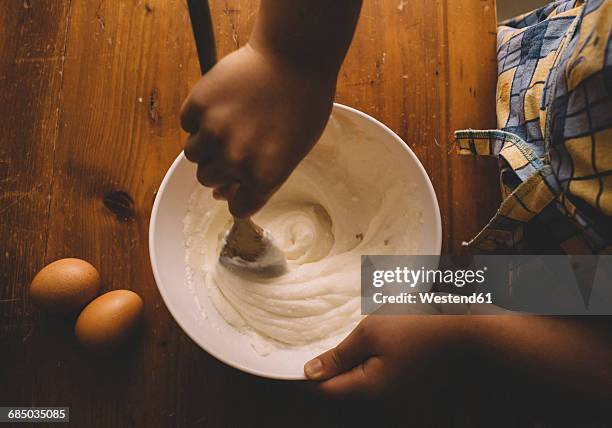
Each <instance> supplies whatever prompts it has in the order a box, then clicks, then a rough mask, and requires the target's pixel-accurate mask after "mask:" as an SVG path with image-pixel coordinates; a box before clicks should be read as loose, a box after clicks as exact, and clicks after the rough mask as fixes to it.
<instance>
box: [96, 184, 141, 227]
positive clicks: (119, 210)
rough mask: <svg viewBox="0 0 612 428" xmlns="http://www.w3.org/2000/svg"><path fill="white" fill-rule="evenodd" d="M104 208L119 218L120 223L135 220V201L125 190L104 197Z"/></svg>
mask: <svg viewBox="0 0 612 428" xmlns="http://www.w3.org/2000/svg"><path fill="white" fill-rule="evenodd" d="M104 206H105V207H106V208H107V209H108V210H109V211H110V212H112V213H113V214H115V217H117V220H119V221H120V222H126V221H130V220H134V217H135V214H136V212H135V210H134V200H133V199H132V197H131V196H130V195H129V194H128V193H127V192H124V191H123V190H116V191H113V192H109V193H107V194H106V195H105V196H104Z"/></svg>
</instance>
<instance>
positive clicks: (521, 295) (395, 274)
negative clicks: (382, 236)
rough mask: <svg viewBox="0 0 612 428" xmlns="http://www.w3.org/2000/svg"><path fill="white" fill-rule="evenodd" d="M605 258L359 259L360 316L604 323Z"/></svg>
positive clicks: (608, 296)
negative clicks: (506, 316) (583, 318)
mask: <svg viewBox="0 0 612 428" xmlns="http://www.w3.org/2000/svg"><path fill="white" fill-rule="evenodd" d="M610 284H612V255H599V256H593V255H501V254H489V255H487V254H483V255H480V254H474V255H458V256H453V255H442V256H436V255H405V256H398V255H393V256H378V255H371V256H369V255H368V256H362V257H361V313H362V314H364V315H367V314H372V313H377V314H379V313H385V314H411V313H426V314H437V313H453V314H459V313H461V314H463V313H472V314H474V313H500V311H504V313H529V314H540V315H612V287H611V286H610Z"/></svg>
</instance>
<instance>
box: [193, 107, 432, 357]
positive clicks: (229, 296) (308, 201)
mask: <svg viewBox="0 0 612 428" xmlns="http://www.w3.org/2000/svg"><path fill="white" fill-rule="evenodd" d="M394 149H397V148H393V147H388V146H386V145H383V144H381V143H380V142H378V141H376V139H375V138H374V137H373V136H371V135H367V134H366V133H364V132H362V131H359V130H357V129H356V128H355V126H354V125H353V123H352V122H351V121H350V120H349V119H348V118H346V117H344V116H342V115H334V116H333V117H332V119H331V120H330V123H329V124H328V126H327V128H326V131H325V133H324V135H323V136H322V138H321V140H320V141H319V142H318V143H317V145H316V146H315V148H314V149H313V151H312V152H311V153H310V154H309V155H308V156H307V157H306V159H304V161H303V162H302V163H301V164H300V165H299V167H298V168H297V169H296V170H295V171H294V173H293V174H292V176H291V177H290V178H289V180H288V181H287V182H286V183H285V184H284V185H283V187H282V188H281V190H280V191H279V192H278V193H277V194H276V195H275V196H274V197H273V198H272V200H270V202H269V203H268V204H267V205H266V206H265V207H264V209H263V210H262V211H261V212H260V213H258V214H257V215H256V216H255V217H254V221H255V222H256V223H257V224H259V225H260V226H262V227H263V228H264V229H266V230H267V231H268V232H270V233H271V235H272V236H273V237H274V239H275V242H276V244H277V245H278V246H279V247H280V248H281V249H282V250H283V251H284V253H285V254H286V256H287V260H288V272H287V273H286V274H285V275H283V276H280V277H277V278H255V277H245V276H239V275H237V274H236V273H234V272H231V271H228V270H227V269H225V268H224V267H223V266H221V265H220V264H219V262H218V256H219V251H220V250H221V245H222V244H221V243H222V240H223V236H224V234H225V232H226V231H227V230H228V228H229V227H230V226H231V224H232V219H231V217H230V215H229V213H228V210H227V204H226V203H225V202H219V201H215V200H214V199H213V198H212V195H211V192H210V190H209V189H205V188H198V189H196V190H195V192H194V193H193V195H192V197H191V200H190V203H189V210H188V214H187V216H186V217H185V220H184V224H185V228H184V231H185V240H186V248H187V253H186V262H187V267H188V270H190V271H191V272H192V274H190V275H188V277H189V278H198V279H197V280H195V282H196V283H195V284H192V285H193V287H199V288H202V287H204V288H205V289H206V292H207V295H208V296H209V298H210V299H211V300H212V302H213V304H214V306H215V308H216V309H217V310H218V312H219V313H220V314H221V315H222V317H223V318H224V319H225V320H226V321H227V322H228V323H229V324H231V325H232V326H234V327H235V328H237V329H239V330H240V331H243V332H248V333H249V334H251V335H256V336H258V337H259V338H262V339H264V340H265V341H267V342H270V343H273V344H276V345H278V346H291V347H304V346H312V345H313V344H317V343H321V342H322V341H325V340H326V339H329V338H334V337H338V336H341V335H346V334H347V333H348V332H349V331H350V330H351V329H352V328H353V327H354V326H355V325H356V324H357V323H358V322H359V320H360V319H361V318H362V315H361V313H360V274H361V270H360V260H361V258H360V256H361V255H362V254H410V253H413V252H414V251H416V250H417V248H416V246H417V244H416V243H417V242H418V241H419V239H418V236H417V235H418V233H419V225H420V223H421V222H422V220H421V210H420V209H419V207H417V206H414V205H413V204H411V202H410V201H411V196H410V195H411V192H414V188H412V187H410V186H406V185H405V184H401V183H405V180H404V181H402V180H400V177H401V174H402V170H401V166H400V165H398V164H397V150H394ZM194 274H195V275H194Z"/></svg>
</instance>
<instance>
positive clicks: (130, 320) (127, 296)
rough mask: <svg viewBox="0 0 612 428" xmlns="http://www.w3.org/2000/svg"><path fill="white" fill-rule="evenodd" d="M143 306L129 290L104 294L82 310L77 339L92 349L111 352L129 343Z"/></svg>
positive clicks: (76, 330) (137, 297) (77, 323)
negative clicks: (118, 346) (128, 340)
mask: <svg viewBox="0 0 612 428" xmlns="http://www.w3.org/2000/svg"><path fill="white" fill-rule="evenodd" d="M142 312H143V303H142V299H141V298H140V296H139V295H138V294H136V293H134V292H133V291H130V290H114V291H109V292H108V293H106V294H103V295H101V296H100V297H98V298H97V299H95V300H94V301H92V302H91V303H90V304H89V305H87V306H86V307H85V309H83V312H81V315H79V318H78V319H77V322H76V326H75V328H74V331H75V334H76V336H77V339H78V340H79V342H81V344H82V345H83V346H84V347H86V348H88V349H91V350H101V351H103V350H110V349H113V348H115V347H116V346H117V345H120V344H122V343H124V342H125V341H126V339H128V338H129V337H130V336H131V335H132V334H133V333H134V332H135V331H136V329H137V327H138V326H139V324H140V321H141V319H142Z"/></svg>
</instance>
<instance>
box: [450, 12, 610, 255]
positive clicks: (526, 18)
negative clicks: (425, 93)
mask: <svg viewBox="0 0 612 428" xmlns="http://www.w3.org/2000/svg"><path fill="white" fill-rule="evenodd" d="M497 38H498V48H497V60H498V82H497V119H498V127H499V130H493V131H475V130H467V131H458V132H456V133H455V139H456V142H457V147H458V152H459V154H463V155H485V156H495V157H498V158H499V160H500V165H501V179H500V180H501V188H502V194H503V197H504V201H503V203H502V205H501V207H500V208H499V210H498V212H497V214H496V215H495V216H494V217H493V219H491V221H490V222H489V224H487V226H486V227H485V228H484V229H483V230H482V231H481V232H480V233H479V234H478V235H477V236H476V237H475V238H474V239H473V240H472V241H470V242H469V243H466V245H469V246H472V247H476V248H478V249H480V250H484V251H489V252H506V253H508V252H522V253H528V252H532V253H549V254H557V253H572V254H588V253H600V254H603V253H612V0H586V1H579V0H572V1H568V0H563V1H555V2H552V3H550V4H548V5H547V6H545V7H543V8H541V9H538V10H536V11H534V12H531V13H528V14H525V15H522V16H520V17H518V18H515V19H512V20H510V21H506V22H503V23H502V24H501V25H500V27H499V30H498V36H497Z"/></svg>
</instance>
